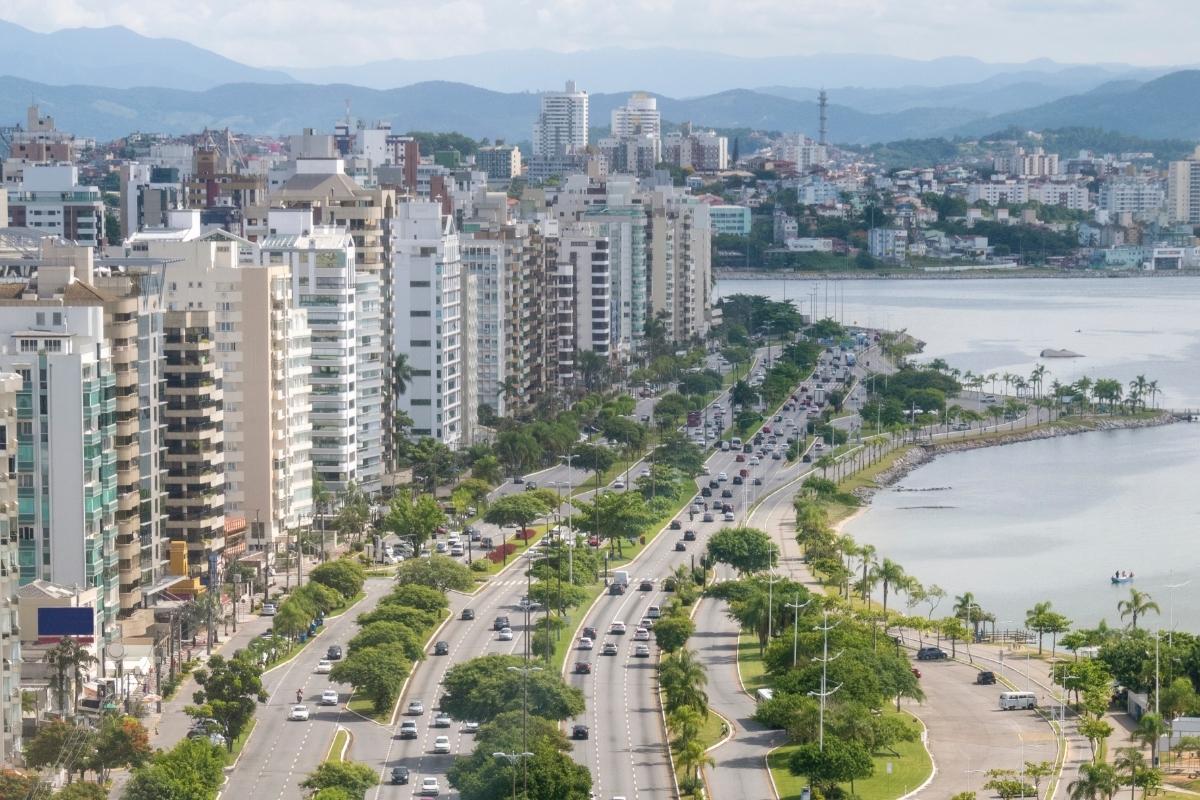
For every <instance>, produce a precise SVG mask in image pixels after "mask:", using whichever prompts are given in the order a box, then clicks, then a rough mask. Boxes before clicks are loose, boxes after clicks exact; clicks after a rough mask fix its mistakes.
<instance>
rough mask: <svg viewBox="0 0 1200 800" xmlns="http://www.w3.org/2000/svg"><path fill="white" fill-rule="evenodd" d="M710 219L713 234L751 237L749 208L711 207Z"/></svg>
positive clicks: (709, 211) (709, 209)
mask: <svg viewBox="0 0 1200 800" xmlns="http://www.w3.org/2000/svg"><path fill="white" fill-rule="evenodd" d="M708 217H709V221H710V222H711V223H712V232H713V233H714V234H717V235H723V236H749V235H750V224H751V212H750V207H749V206H729V205H715V206H709V208H708ZM797 230H798V228H797Z"/></svg>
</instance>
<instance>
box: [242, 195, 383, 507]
mask: <svg viewBox="0 0 1200 800" xmlns="http://www.w3.org/2000/svg"><path fill="white" fill-rule="evenodd" d="M314 217H315V212H314V211H313V210H312V209H308V208H303V209H295V210H291V209H271V210H270V211H269V212H268V218H267V221H268V226H269V228H270V230H271V233H270V234H269V235H268V236H266V238H264V239H263V241H262V243H261V244H262V262H263V263H264V264H269V265H284V266H287V267H288V268H289V269H290V272H291V279H292V301H293V303H295V307H296V308H300V309H305V310H306V311H307V312H308V327H309V331H310V334H311V343H312V355H311V357H310V364H311V367H312V374H311V378H310V382H311V386H312V398H311V403H312V405H311V408H312V410H311V414H310V420H311V424H312V466H313V472H314V474H315V475H316V476H317V477H319V478H320V479H321V481H322V483H324V485H325V487H326V490H327V491H329V492H332V493H337V492H341V491H343V490H345V489H346V488H347V487H348V486H349V485H350V484H351V483H354V484H356V485H358V486H360V487H361V488H362V489H363V490H364V491H367V492H378V491H379V490H380V488H381V487H380V486H379V485H378V484H377V483H375V484H367V483H364V482H363V481H362V477H363V476H362V474H361V473H360V470H359V448H358V430H359V428H360V427H362V426H364V425H366V426H369V427H370V428H372V429H376V428H379V427H380V426H381V425H382V409H380V407H379V405H378V402H377V401H378V398H370V399H368V398H367V397H361V398H360V394H359V393H360V392H363V391H367V390H368V386H369V384H367V383H362V384H360V383H359V382H358V380H357V376H358V364H359V356H358V353H357V344H358V335H359V334H358V331H359V330H360V329H362V330H364V331H367V330H371V329H377V327H378V326H380V325H381V324H382V321H381V320H382V309H378V308H376V307H374V306H373V305H371V304H370V303H364V304H360V303H359V302H358V300H357V298H356V288H357V286H358V279H357V274H356V255H357V251H356V248H355V246H354V239H353V238H352V237H351V236H350V234H349V232H348V231H347V230H346V229H345V228H342V227H337V226H333V225H325V224H318V223H316V222H315V221H314ZM374 312H378V316H377V317H375V318H369V317H367V316H364V315H365V314H370V313H374ZM362 400H366V402H362Z"/></svg>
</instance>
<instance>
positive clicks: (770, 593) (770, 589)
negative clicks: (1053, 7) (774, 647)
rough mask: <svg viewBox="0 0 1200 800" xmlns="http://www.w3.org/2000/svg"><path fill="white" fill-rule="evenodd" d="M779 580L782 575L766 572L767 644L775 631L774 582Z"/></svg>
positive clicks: (781, 578)
mask: <svg viewBox="0 0 1200 800" xmlns="http://www.w3.org/2000/svg"><path fill="white" fill-rule="evenodd" d="M781 580H783V577H782V576H778V575H776V574H775V573H774V572H768V573H767V644H770V643H771V638H772V637H773V636H774V633H775V628H774V622H775V584H777V583H779V582H780V581H781Z"/></svg>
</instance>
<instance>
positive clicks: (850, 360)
mask: <svg viewBox="0 0 1200 800" xmlns="http://www.w3.org/2000/svg"><path fill="white" fill-rule="evenodd" d="M857 363H858V357H857V356H855V355H854V353H846V366H847V367H853V366H854V365H855V364H857Z"/></svg>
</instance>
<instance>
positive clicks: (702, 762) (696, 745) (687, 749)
mask: <svg viewBox="0 0 1200 800" xmlns="http://www.w3.org/2000/svg"><path fill="white" fill-rule="evenodd" d="M676 760H678V761H679V766H681V767H683V771H684V773H686V774H687V778H686V779H685V782H683V783H682V785H681V786H680V788H681V789H685V787H686V789H685V791H686V790H693V791H694V789H695V786H696V783H697V781H698V777H699V776H698V772H699V770H700V769H702V768H703V767H707V766H716V764H717V761H716V759H715V758H713V757H712V756H710V755H709V754H708V751H707V750H706V749H705V747H704V743H703V742H701V741H700V740H699V739H695V738H691V739H688V740H687V741H685V742H684V743H683V747H681V748H679V754H678V756H676Z"/></svg>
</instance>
